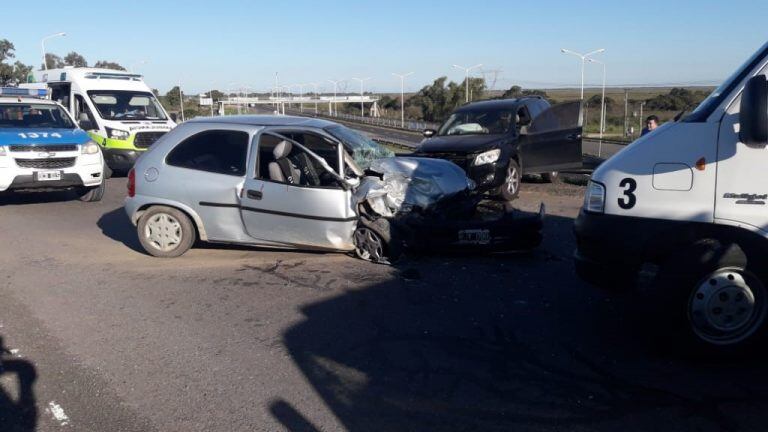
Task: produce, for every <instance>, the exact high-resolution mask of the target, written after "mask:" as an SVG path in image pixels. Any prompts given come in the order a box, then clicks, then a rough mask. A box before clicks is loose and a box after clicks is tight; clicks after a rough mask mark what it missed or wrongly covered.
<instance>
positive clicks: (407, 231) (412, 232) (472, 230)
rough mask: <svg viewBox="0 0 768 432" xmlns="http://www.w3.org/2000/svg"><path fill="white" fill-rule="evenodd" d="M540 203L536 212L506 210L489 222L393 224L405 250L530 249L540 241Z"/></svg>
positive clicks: (407, 220)
mask: <svg viewBox="0 0 768 432" xmlns="http://www.w3.org/2000/svg"><path fill="white" fill-rule="evenodd" d="M544 214H545V208H544V204H542V205H541V206H540V208H539V212H538V213H525V212H521V211H508V212H506V213H505V214H504V215H503V216H502V217H501V218H499V219H493V220H482V219H477V220H474V219H473V220H435V219H432V218H420V217H414V218H408V217H406V218H403V219H400V220H397V221H396V222H395V226H396V227H397V228H398V231H399V232H401V233H402V234H401V235H402V236H403V240H404V242H405V245H406V247H408V248H409V249H414V250H423V251H436V252H471V251H474V252H505V251H522V250H530V249H534V248H536V247H537V246H539V244H541V240H542V233H541V232H542V227H543V219H544Z"/></svg>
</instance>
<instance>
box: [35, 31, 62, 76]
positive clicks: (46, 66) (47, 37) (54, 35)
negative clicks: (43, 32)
mask: <svg viewBox="0 0 768 432" xmlns="http://www.w3.org/2000/svg"><path fill="white" fill-rule="evenodd" d="M66 35H67V34H66V33H64V32H59V33H54V34H52V35H48V36H46V37H44V38H43V39H42V40H41V41H40V47H42V49H43V70H48V62H47V61H45V60H46V59H45V41H46V40H48V39H51V38H55V37H59V36H66Z"/></svg>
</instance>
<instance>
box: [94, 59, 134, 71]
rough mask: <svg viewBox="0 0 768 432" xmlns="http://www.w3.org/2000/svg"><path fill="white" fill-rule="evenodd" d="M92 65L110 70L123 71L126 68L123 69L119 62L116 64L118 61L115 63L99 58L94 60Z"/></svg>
mask: <svg viewBox="0 0 768 432" xmlns="http://www.w3.org/2000/svg"><path fill="white" fill-rule="evenodd" d="M93 67H95V68H101V69H112V70H119V71H124V70H126V69H125V68H124V67H122V66H121V65H120V64H118V63H115V62H111V61H106V60H99V61H97V62H96V63H95V64H94V65H93Z"/></svg>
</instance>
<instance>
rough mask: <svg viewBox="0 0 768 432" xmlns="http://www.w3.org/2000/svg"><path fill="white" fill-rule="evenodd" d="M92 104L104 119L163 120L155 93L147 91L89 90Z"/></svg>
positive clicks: (163, 115) (163, 116)
mask: <svg viewBox="0 0 768 432" xmlns="http://www.w3.org/2000/svg"><path fill="white" fill-rule="evenodd" d="M88 96H90V97H91V100H92V101H93V104H94V105H96V109H97V110H98V111H99V114H100V115H101V117H102V118H103V119H105V120H165V119H166V118H165V112H163V109H162V108H161V107H160V103H159V102H158V101H157V99H156V98H155V95H153V94H152V93H147V92H136V91H119V90H98V91H89V92H88Z"/></svg>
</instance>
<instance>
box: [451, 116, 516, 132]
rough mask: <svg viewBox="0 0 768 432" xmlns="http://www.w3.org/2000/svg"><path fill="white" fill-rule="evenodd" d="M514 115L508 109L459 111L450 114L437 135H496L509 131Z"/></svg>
mask: <svg viewBox="0 0 768 432" xmlns="http://www.w3.org/2000/svg"><path fill="white" fill-rule="evenodd" d="M514 118H515V116H514V114H513V113H512V111H508V110H483V111H460V112H455V113H453V114H451V116H450V117H449V118H448V120H446V122H445V123H443V125H442V126H441V127H440V130H439V131H438V132H437V134H438V135H497V134H505V133H507V132H509V130H510V127H511V126H512V125H514V123H515V122H514V120H513V119H514Z"/></svg>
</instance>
